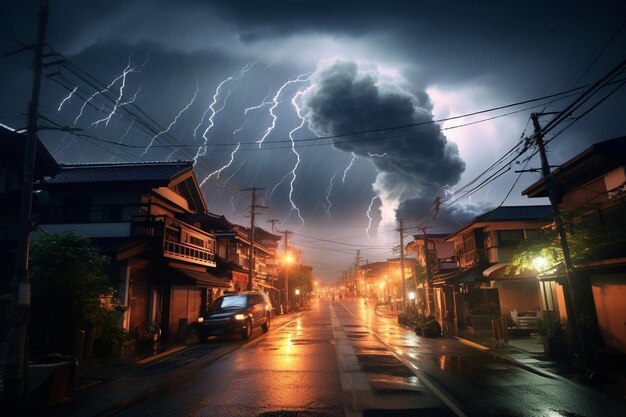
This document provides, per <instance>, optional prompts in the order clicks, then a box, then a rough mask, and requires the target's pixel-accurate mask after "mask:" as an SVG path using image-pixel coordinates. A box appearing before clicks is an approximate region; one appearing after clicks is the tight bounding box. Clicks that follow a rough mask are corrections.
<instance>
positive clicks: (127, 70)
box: [74, 51, 148, 126]
mask: <svg viewBox="0 0 626 417" xmlns="http://www.w3.org/2000/svg"><path fill="white" fill-rule="evenodd" d="M134 53H135V52H134V51H133V52H131V53H130V55H129V56H128V65H126V68H124V71H122V74H120V75H119V76H118V77H116V78H115V79H114V80H113V81H111V83H109V85H107V86H106V88H104V89H103V90H100V91H96V92H95V93H93V94H92V95H91V96H90V97H89V98H88V99H87V100H86V101H85V102H84V103H83V105H82V107H81V108H80V112H79V113H78V116H76V119H74V126H76V124H77V123H78V120H79V119H80V118H81V116H82V115H83V112H84V111H85V107H87V104H89V103H90V102H91V100H93V99H94V98H95V97H96V96H97V95H100V94H104V93H105V92H107V91H110V90H111V88H112V87H113V86H114V85H115V84H117V82H118V81H120V80H122V83H121V87H120V89H119V95H118V98H117V99H116V101H115V105H114V106H113V110H112V111H111V113H110V114H109V116H108V117H106V118H104V119H102V120H100V121H99V122H103V121H105V120H110V119H111V117H113V114H114V113H115V111H116V110H117V108H118V107H119V102H120V100H121V99H122V96H123V95H124V87H125V86H126V77H127V76H128V74H130V73H133V72H134V73H137V72H141V70H142V69H143V68H144V67H145V66H146V65H147V64H148V57H147V56H146V60H145V61H144V63H143V64H141V65H139V66H136V67H134V66H133V65H132V62H131V60H132V57H133V54H134ZM107 123H108V121H107ZM92 124H93V123H92ZM96 126H97V124H96Z"/></svg>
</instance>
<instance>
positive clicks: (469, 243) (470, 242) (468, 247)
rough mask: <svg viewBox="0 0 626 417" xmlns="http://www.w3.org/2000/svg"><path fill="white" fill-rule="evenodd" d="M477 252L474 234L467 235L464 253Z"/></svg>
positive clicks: (464, 238) (464, 242)
mask: <svg viewBox="0 0 626 417" xmlns="http://www.w3.org/2000/svg"><path fill="white" fill-rule="evenodd" d="M474 250H476V246H475V245H474V234H473V233H466V234H464V235H463V252H464V253H469V252H473V251H474Z"/></svg>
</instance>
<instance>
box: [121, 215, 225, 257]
mask: <svg viewBox="0 0 626 417" xmlns="http://www.w3.org/2000/svg"><path fill="white" fill-rule="evenodd" d="M131 236H132V237H145V238H149V239H150V241H151V242H152V243H154V244H155V246H157V244H158V247H159V249H160V252H161V254H162V255H163V256H164V257H166V258H170V259H176V260H180V261H185V262H190V263H194V264H198V265H204V266H211V267H215V265H216V264H215V238H214V237H213V236H212V235H210V234H208V233H206V232H204V231H203V230H201V229H198V228H196V227H193V226H191V225H189V224H187V223H184V222H181V221H179V220H176V219H174V218H172V217H169V216H134V217H133V221H132V226H131Z"/></svg>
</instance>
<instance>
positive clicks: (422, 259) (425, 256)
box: [406, 233, 458, 323]
mask: <svg viewBox="0 0 626 417" xmlns="http://www.w3.org/2000/svg"><path fill="white" fill-rule="evenodd" d="M448 235H449V233H447V234H436V233H428V234H422V235H414V236H413V241H412V242H410V243H409V244H408V245H407V247H406V251H407V253H414V254H415V258H416V260H417V265H419V266H420V269H421V271H420V272H421V275H423V276H424V277H425V279H420V277H419V276H418V275H420V274H417V275H416V279H417V280H418V281H421V282H418V287H420V288H421V289H422V295H425V298H426V301H425V308H426V314H427V315H432V316H435V318H437V320H439V321H440V322H441V323H443V322H444V321H452V319H453V318H452V312H453V302H454V300H453V298H452V297H453V293H452V288H451V287H450V286H441V285H440V286H435V285H433V281H434V278H435V277H438V276H439V275H442V274H446V273H450V272H453V271H456V269H457V268H458V265H457V259H456V252H455V249H454V243H452V242H446V240H445V238H446V237H447V236H448Z"/></svg>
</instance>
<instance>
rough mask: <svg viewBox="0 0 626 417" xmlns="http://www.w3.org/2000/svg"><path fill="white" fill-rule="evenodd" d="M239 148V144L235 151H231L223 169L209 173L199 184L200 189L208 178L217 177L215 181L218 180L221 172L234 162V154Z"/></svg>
mask: <svg viewBox="0 0 626 417" xmlns="http://www.w3.org/2000/svg"><path fill="white" fill-rule="evenodd" d="M239 146H241V142H240V143H238V144H237V147H236V148H235V150H233V151H232V152H231V154H230V161H228V163H227V164H226V165H224V166H223V167H221V168H220V169H217V170H215V171H213V172H211V173H210V174H209V175H208V176H207V177H206V178H205V179H204V180H203V181H202V182H201V183H200V187H202V186H203V185H204V183H205V182H207V180H208V179H209V178H211V177H212V176H213V175H217V177H216V179H218V178H219V177H220V174H221V173H222V171H224V170H225V169H226V168H228V167H229V166H230V164H232V163H233V161H234V160H235V154H236V153H237V151H238V150H239Z"/></svg>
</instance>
